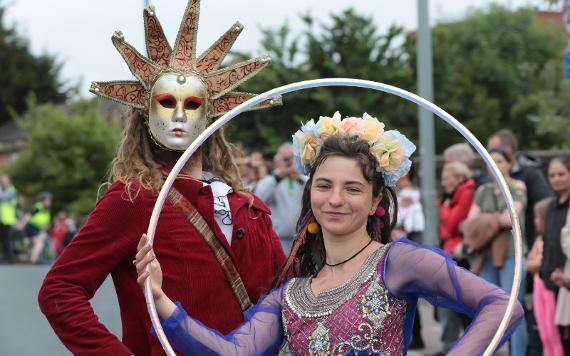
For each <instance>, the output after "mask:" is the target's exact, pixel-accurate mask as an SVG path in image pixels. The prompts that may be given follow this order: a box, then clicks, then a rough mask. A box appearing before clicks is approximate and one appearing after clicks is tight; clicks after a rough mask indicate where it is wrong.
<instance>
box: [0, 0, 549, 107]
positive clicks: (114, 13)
mask: <svg viewBox="0 0 570 356" xmlns="http://www.w3.org/2000/svg"><path fill="white" fill-rule="evenodd" d="M429 1H430V18H431V22H432V23H434V22H438V21H444V20H448V19H456V18H460V17H462V16H463V15H464V14H465V13H466V12H467V11H469V9H472V8H481V7H485V6H487V5H488V4H490V3H492V2H496V3H499V4H503V5H506V6H509V7H512V8H517V7H520V6H524V5H535V4H537V3H541V2H543V1H541V0H497V1H491V0H429ZM2 3H3V4H4V5H5V6H7V12H6V16H5V19H6V21H7V22H8V24H11V25H15V26H16V27H17V29H18V31H19V33H21V34H22V35H23V36H25V37H26V38H27V39H28V40H29V42H30V44H31V47H32V50H33V51H34V52H35V53H43V52H47V53H50V54H55V55H56V56H57V57H58V58H59V60H60V61H62V62H63V70H62V76H63V79H64V80H66V81H67V82H79V81H81V83H82V85H81V91H82V96H88V95H90V94H89V93H88V92H87V89H88V86H89V83H90V82H91V81H94V80H98V81H99V80H118V79H131V78H132V75H131V74H130V72H129V70H128V68H127V66H126V64H125V63H124V61H123V59H122V58H121V56H120V55H119V54H118V52H117V51H116V50H115V48H114V47H113V45H112V43H111V35H112V33H113V32H114V31H115V30H121V31H123V33H124V35H125V39H126V40H127V41H128V42H129V43H131V44H133V45H134V46H135V47H136V48H137V49H138V50H139V51H140V52H142V53H145V54H146V51H145V47H144V42H143V22H142V9H143V3H144V1H143V0H114V1H111V0H57V1H46V0H4V1H3V2H2ZM151 3H152V4H153V5H155V7H156V13H157V15H158V17H159V19H160V21H161V23H162V25H163V27H164V30H165V32H166V35H167V37H168V39H169V41H170V42H171V43H173V42H174V40H175V38H176V32H177V30H178V26H179V24H180V20H181V16H182V13H183V11H184V9H185V6H186V0H154V1H151ZM416 5H417V0H375V1H373V0H358V1H355V0H353V1H349V0H285V1H277V0H244V1H241V2H240V1H236V0H202V3H201V11H200V30H199V33H198V50H197V53H198V54H199V53H201V52H202V51H203V50H205V49H206V48H207V47H208V46H209V45H210V44H211V43H212V42H213V41H215V40H216V39H217V38H218V36H219V35H221V34H222V33H224V32H225V31H226V30H227V29H228V28H229V27H230V26H231V25H232V24H233V23H234V22H235V21H237V20H239V21H240V22H241V23H242V24H243V25H244V27H245V28H244V30H243V31H242V33H241V35H240V37H239V38H238V39H237V41H236V43H235V45H234V48H235V49H237V50H242V51H249V52H252V53H253V54H260V53H261V52H262V49H261V47H260V38H261V35H260V31H259V28H260V27H264V28H266V27H269V28H275V27H277V26H280V25H282V24H283V23H285V22H289V24H290V26H291V28H292V29H293V30H295V28H299V26H300V21H299V19H298V18H299V16H298V14H301V13H306V12H307V11H310V13H311V14H313V16H314V17H321V18H323V19H325V20H326V19H328V17H329V16H328V15H329V14H330V13H339V12H340V11H342V10H345V9H347V8H350V7H354V8H355V9H356V10H357V12H358V13H360V14H367V15H371V16H372V17H373V19H374V21H375V22H376V24H377V25H378V27H379V28H380V30H385V29H386V28H387V27H388V26H389V25H391V24H394V23H395V24H398V25H402V26H404V27H405V28H406V29H410V30H413V29H415V28H416V23H417V11H416Z"/></svg>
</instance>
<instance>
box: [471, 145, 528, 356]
mask: <svg viewBox="0 0 570 356" xmlns="http://www.w3.org/2000/svg"><path fill="white" fill-rule="evenodd" d="M489 154H490V155H491V157H492V158H493V160H494V161H495V164H496V165H497V167H498V168H499V170H500V172H501V174H502V175H503V177H504V179H505V181H506V182H507V185H508V187H509V190H510V191H511V195H512V197H513V201H514V208H515V211H516V213H517V215H518V216H519V219H520V224H521V231H524V211H525V206H526V196H527V194H526V188H525V185H524V183H523V182H522V181H520V180H516V179H513V178H512V177H511V176H510V172H511V171H512V166H513V164H514V163H515V161H514V157H513V156H511V155H509V154H508V153H507V151H506V150H505V149H502V148H500V147H496V148H492V149H489ZM511 228H512V222H511V217H510V214H509V211H508V209H507V205H506V202H505V200H504V199H503V196H502V193H501V191H500V190H499V186H498V184H497V182H496V181H493V182H492V183H485V184H483V185H482V186H480V187H479V188H477V190H476V192H475V197H474V201H473V204H472V205H471V209H470V210H469V215H468V216H467V220H466V221H465V222H464V223H463V227H462V231H463V233H464V239H463V241H464V244H465V245H466V246H467V247H468V250H470V251H473V252H475V254H474V256H473V259H472V261H471V270H472V271H473V272H474V273H476V274H479V275H480V276H481V278H483V279H485V280H487V281H489V282H491V283H493V284H495V285H497V286H499V287H501V288H503V289H504V290H506V291H507V292H510V291H511V289H512V287H513V277H514V275H515V251H514V239H513V236H512V234H511ZM522 237H523V239H524V235H523V236H522ZM523 243H524V242H523ZM523 253H526V244H524V246H523ZM521 273H522V275H525V274H526V266H524V263H523V266H522V271H521ZM524 286H525V280H524V278H523V279H522V280H521V288H520V289H519V295H518V297H519V300H520V301H521V302H522V301H523V296H524V294H525V293H524V291H525V288H524ZM527 345H528V333H527V325H526V324H525V323H522V324H521V325H519V326H518V327H517V329H516V330H515V331H514V333H513V334H512V336H511V338H510V355H511V356H520V355H526V349H527Z"/></svg>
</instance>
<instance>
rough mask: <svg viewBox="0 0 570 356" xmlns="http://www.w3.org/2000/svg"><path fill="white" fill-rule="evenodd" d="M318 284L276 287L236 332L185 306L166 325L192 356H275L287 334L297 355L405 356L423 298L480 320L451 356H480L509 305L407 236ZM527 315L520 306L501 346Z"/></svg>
mask: <svg viewBox="0 0 570 356" xmlns="http://www.w3.org/2000/svg"><path fill="white" fill-rule="evenodd" d="M310 282H311V279H310V277H309V278H307V277H305V278H294V279H292V280H290V281H289V282H288V283H286V284H285V285H284V286H281V287H280V288H277V289H274V290H272V291H271V292H269V294H268V295H266V296H265V297H263V298H260V299H259V301H258V302H257V304H256V305H255V306H253V307H252V308H250V309H249V310H248V311H247V312H246V313H245V315H244V318H245V322H244V323H243V324H242V325H241V326H239V327H238V328H237V329H235V330H234V331H232V332H231V333H230V334H228V335H222V334H221V333H219V332H218V331H216V330H213V329H210V328H208V327H206V326H205V325H203V324H202V323H200V322H199V321H197V320H195V319H193V318H191V317H190V316H188V315H187V314H186V312H185V311H184V309H183V308H182V307H181V306H180V305H178V307H177V308H176V310H175V311H174V313H173V314H172V315H171V316H170V317H169V318H168V319H167V320H163V321H162V327H163V329H164V331H165V333H166V335H167V337H168V339H169V341H170V342H171V344H172V346H173V347H174V349H175V350H177V351H180V352H182V353H184V354H185V355H203V354H220V355H273V354H275V353H276V352H277V351H279V348H280V347H281V345H282V344H283V342H284V340H285V339H287V341H288V342H289V344H290V349H291V351H292V352H293V354H296V355H326V354H332V355H347V354H348V355H355V354H359V355H362V354H364V355H365V354H371V355H382V356H387V355H390V356H400V355H406V353H407V345H408V343H409V341H410V336H411V332H412V326H413V321H414V320H413V317H414V313H415V308H416V303H417V299H418V298H420V297H421V298H425V299H426V300H428V301H429V302H430V303H432V304H433V305H435V306H443V307H446V308H449V309H452V310H455V311H458V312H462V313H465V314H467V315H468V316H470V317H471V318H473V321H472V322H471V324H470V325H469V327H468V328H467V329H466V332H465V334H464V335H463V336H462V337H461V339H459V340H458V341H457V342H456V343H455V344H454V346H453V348H452V349H451V350H450V351H449V353H448V355H479V354H481V353H482V352H483V351H484V350H485V349H486V347H487V346H488V345H489V343H490V341H491V339H492V338H493V336H494V334H495V331H496V330H497V328H498V326H499V324H500V322H501V320H502V318H503V314H504V312H505V309H506V306H507V302H508V294H507V293H506V292H505V291H503V290H502V289H500V288H498V287H496V286H494V285H492V284H490V283H488V282H486V281H484V280H482V279H481V278H479V277H477V276H475V275H474V274H472V273H470V272H469V271H467V270H465V269H463V268H460V267H457V265H456V264H455V263H454V261H453V259H452V258H451V256H449V255H447V254H446V253H444V252H442V251H441V250H438V249H433V248H429V247H425V246H419V245H416V244H414V243H412V242H410V241H407V240H403V241H402V240H400V241H398V242H394V243H391V244H388V245H386V246H383V247H381V248H379V249H378V250H376V251H375V252H373V253H372V254H371V255H370V256H369V257H368V258H367V259H366V261H365V262H364V263H363V265H362V266H361V268H360V269H359V271H358V272H357V273H356V274H355V276H354V277H353V278H351V279H350V280H349V281H347V282H346V283H344V284H342V285H340V286H338V287H336V288H333V289H330V290H327V291H323V292H321V293H320V294H319V295H318V296H317V297H315V296H314V295H313V293H312V291H311V289H310ZM222 308H223V306H220V312H223V309H222ZM523 316H524V314H523V311H522V307H521V306H520V304H517V305H516V308H515V309H514V311H513V315H512V317H511V319H510V322H509V324H508V328H507V331H506V333H505V335H504V336H503V338H502V339H501V344H502V343H504V342H505V341H506V340H508V338H509V336H510V335H511V334H512V332H513V331H514V329H515V327H516V326H517V325H518V323H519V321H521V320H522V318H523ZM499 347H500V345H499Z"/></svg>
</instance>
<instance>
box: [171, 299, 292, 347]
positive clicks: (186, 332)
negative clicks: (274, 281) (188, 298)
mask: <svg viewBox="0 0 570 356" xmlns="http://www.w3.org/2000/svg"><path fill="white" fill-rule="evenodd" d="M282 298H283V288H279V289H274V290H272V291H271V292H270V293H269V294H268V295H267V296H265V297H262V298H260V299H259V300H258V302H257V304H256V305H254V306H252V307H251V308H250V309H248V310H247V312H246V313H245V318H246V320H245V321H244V323H243V324H241V325H240V326H239V327H238V328H237V329H235V330H234V331H232V332H231V333H230V334H228V335H222V334H221V333H220V332H219V331H217V330H214V329H210V328H208V327H207V326H205V325H204V324H202V323H201V322H199V321H197V320H195V319H193V318H191V317H189V316H188V314H186V311H185V310H184V309H183V308H182V306H181V305H180V304H179V303H176V304H177V308H176V310H175V311H174V313H173V314H172V315H171V316H170V317H169V318H168V319H167V320H165V321H162V320H161V325H162V328H163V329H164V332H165V334H166V336H167V337H168V340H169V341H170V343H171V345H172V347H173V348H174V349H175V350H176V351H179V352H182V353H183V354H184V355H273V354H275V353H277V352H278V351H279V348H280V347H281V344H282V343H283V326H282V323H281V300H282ZM220 313H223V306H220Z"/></svg>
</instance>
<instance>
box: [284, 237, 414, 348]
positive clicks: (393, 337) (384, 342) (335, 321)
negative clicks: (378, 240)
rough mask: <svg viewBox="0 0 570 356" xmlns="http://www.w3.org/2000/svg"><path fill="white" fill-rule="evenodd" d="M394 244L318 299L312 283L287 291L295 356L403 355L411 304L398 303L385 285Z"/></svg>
mask: <svg viewBox="0 0 570 356" xmlns="http://www.w3.org/2000/svg"><path fill="white" fill-rule="evenodd" d="M387 250H388V245H386V246H383V247H381V248H380V249H378V250H377V251H375V252H374V253H373V254H371V255H370V256H369V257H368V258H367V259H366V261H365V262H364V263H363V265H362V267H361V268H360V270H359V271H358V272H357V274H356V275H355V276H354V277H353V278H352V279H350V280H349V281H347V282H346V283H344V284H342V285H340V286H339V287H336V288H333V289H331V290H327V291H324V292H322V293H321V294H319V296H318V297H315V296H314V295H313V293H312V291H311V288H310V282H311V279H310V278H295V279H293V280H292V281H291V282H290V283H289V284H288V285H287V287H286V288H285V301H284V303H283V308H282V313H283V318H282V320H283V324H284V329H285V333H286V335H287V338H288V341H289V347H290V349H291V351H292V352H293V353H294V354H295V355H324V354H327V355H328V354H332V355H346V354H347V353H350V352H354V353H359V352H361V354H366V353H368V354H371V355H386V356H388V355H390V356H395V355H398V356H399V355H402V354H403V353H404V342H403V328H404V314H405V312H406V307H407V303H406V301H404V300H399V299H396V298H394V297H393V296H392V295H390V293H389V292H388V290H387V289H386V287H385V286H384V281H383V280H382V278H381V276H382V268H383V267H382V266H383V265H384V263H383V262H384V259H385V256H386V251H387Z"/></svg>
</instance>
